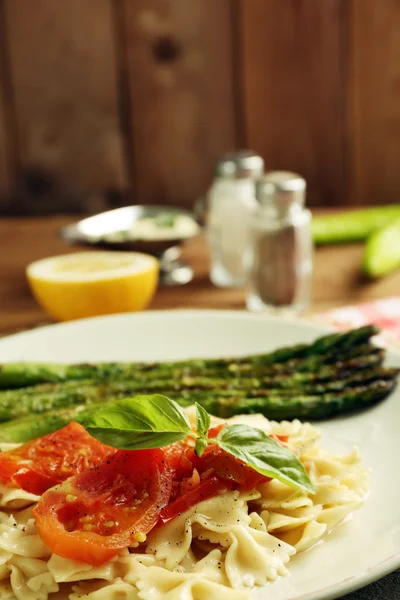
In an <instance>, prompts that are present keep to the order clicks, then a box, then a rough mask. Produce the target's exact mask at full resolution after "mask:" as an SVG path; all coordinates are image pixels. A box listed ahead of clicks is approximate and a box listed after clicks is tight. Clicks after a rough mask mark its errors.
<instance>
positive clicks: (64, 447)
mask: <svg viewBox="0 0 400 600" xmlns="http://www.w3.org/2000/svg"><path fill="white" fill-rule="evenodd" d="M113 452H115V448H111V447H110V446H106V445H105V444H102V443H101V442H99V441H98V440H95V439H94V438H92V436H91V435H89V434H88V433H87V431H86V430H85V428H84V427H82V425H80V424H79V423H75V422H73V423H70V424H69V425H67V426H66V427H63V428H62V429H60V430H58V431H55V432H54V433H50V434H48V435H45V436H43V437H40V438H37V439H36V440H32V441H31V442H27V443H26V444H23V445H22V446H20V447H19V448H16V449H15V450H10V451H9V452H2V453H0V480H1V482H2V483H3V484H12V485H14V486H16V487H19V488H22V489H23V490H25V491H26V492H30V493H32V494H37V495H41V494H43V493H44V492H45V491H46V490H48V489H49V488H51V487H53V486H54V485H56V484H58V483H61V482H62V481H65V480H66V479H68V477H71V476H73V475H77V474H78V473H83V472H84V471H87V470H88V469H90V468H91V467H94V466H96V465H98V464H100V463H101V462H103V460H104V459H105V458H106V457H107V456H109V455H110V454H111V453H113Z"/></svg>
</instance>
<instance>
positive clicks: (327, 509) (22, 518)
mask: <svg viewBox="0 0 400 600" xmlns="http://www.w3.org/2000/svg"><path fill="white" fill-rule="evenodd" d="M188 415H189V418H190V419H192V420H193V419H194V413H193V410H192V409H189V410H188ZM222 422H224V421H221V420H220V419H212V423H213V424H219V423H222ZM239 422H240V423H244V424H248V425H250V426H253V427H257V428H259V429H262V430H264V431H265V432H266V433H268V434H274V435H284V436H288V442H287V444H288V446H289V447H290V449H291V450H292V451H293V452H294V453H295V454H296V455H297V457H298V458H299V459H300V461H301V462H302V464H303V465H304V466H305V468H306V470H307V472H308V474H309V476H310V478H311V481H312V483H313V485H314V488H315V494H314V495H313V494H310V493H307V492H306V491H302V490H299V489H294V488H292V487H289V486H288V485H286V484H285V483H282V482H280V481H278V480H277V479H272V480H271V481H268V482H265V483H262V484H260V485H258V486H257V487H256V488H255V489H252V490H249V491H245V492H244V491H238V490H230V491H227V492H226V493H225V494H222V495H219V496H215V497H213V498H209V499H207V500H205V501H203V502H200V503H198V504H197V505H195V506H193V507H192V508H190V509H189V510H188V511H186V512H183V513H182V514H181V515H180V516H177V517H176V518H174V519H172V520H170V521H169V522H168V523H166V524H164V525H162V526H157V527H156V528H154V529H153V530H152V531H151V532H150V533H149V534H148V536H147V539H146V540H145V541H139V542H138V543H136V544H133V545H132V547H131V548H129V549H125V550H123V551H121V552H120V553H119V554H118V556H116V557H115V558H113V559H111V560H109V561H107V562H105V563H104V564H102V565H100V566H97V567H94V566H91V565H90V564H88V563H83V562H78V561H74V560H70V559H66V558H63V557H60V556H57V555H55V554H51V552H50V551H49V549H48V548H47V547H46V545H45V544H44V543H43V541H42V539H41V538H40V536H39V535H38V533H37V531H36V528H35V521H34V518H33V515H32V508H33V507H34V505H35V503H36V502H37V501H38V499H39V497H38V496H35V495H33V494H29V493H26V492H24V491H23V490H20V489H17V488H13V487H12V486H10V485H2V486H0V600H11V599H14V600H15V599H17V600H48V599H49V600H50V599H52V598H63V599H66V598H68V599H69V600H80V599H81V598H82V599H83V598H85V600H221V597H224V595H226V596H227V597H229V598H230V600H246V599H248V598H249V595H250V591H251V589H252V588H253V587H255V586H264V585H268V584H269V583H270V582H273V581H275V580H276V579H278V578H279V577H282V576H285V575H286V574H287V572H288V566H290V561H291V560H295V557H296V554H297V553H299V552H302V551H304V550H306V549H308V548H310V547H311V546H313V545H314V544H316V543H317V542H319V541H320V540H321V539H323V538H324V537H325V536H326V535H327V534H328V533H329V532H330V531H331V530H332V529H333V528H335V527H337V526H338V525H340V524H341V523H342V522H343V521H345V520H346V519H347V518H349V517H350V515H351V514H352V513H353V512H354V511H355V510H356V509H358V508H359V507H360V506H361V505H362V504H363V502H364V500H365V497H366V494H367V492H368V485H369V477H368V471H367V469H365V468H364V467H363V466H362V465H361V461H360V456H359V453H358V451H357V449H352V450H351V451H350V453H349V454H347V455H344V456H338V455H332V454H329V453H328V452H326V451H325V450H323V449H321V448H320V446H319V440H320V437H321V435H320V432H319V431H318V430H317V429H316V428H315V427H313V426H312V425H310V424H307V423H304V424H303V423H301V422H300V421H293V422H287V421H284V422H281V423H276V422H273V421H268V420H267V419H265V418H264V417H261V416H259V415H250V416H243V417H235V418H234V419H231V420H229V423H239Z"/></svg>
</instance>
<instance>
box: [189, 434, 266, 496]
mask: <svg viewBox="0 0 400 600" xmlns="http://www.w3.org/2000/svg"><path fill="white" fill-rule="evenodd" d="M196 468H197V470H198V471H199V473H200V474H202V473H204V472H205V471H208V470H210V469H212V470H213V471H214V473H216V474H217V475H219V477H221V478H223V479H225V480H231V481H233V482H235V483H236V484H237V485H238V487H239V488H240V489H242V490H251V489H252V488H254V487H256V486H257V485H259V484H260V483H263V482H265V481H269V478H268V477H265V476H264V475H260V473H257V471H255V470H254V469H252V468H251V467H249V466H248V465H246V464H245V463H244V462H242V461H241V460H239V459H238V458H236V457H235V456H233V455H232V454H229V453H228V452H225V450H223V449H222V448H220V447H219V446H217V445H216V444H210V446H207V448H206V449H205V450H204V453H203V456H202V457H201V458H199V459H198V462H197V463H196Z"/></svg>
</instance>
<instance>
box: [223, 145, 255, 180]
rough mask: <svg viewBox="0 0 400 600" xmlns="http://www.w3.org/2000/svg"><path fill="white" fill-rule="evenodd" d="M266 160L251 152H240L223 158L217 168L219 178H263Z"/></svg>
mask: <svg viewBox="0 0 400 600" xmlns="http://www.w3.org/2000/svg"><path fill="white" fill-rule="evenodd" d="M263 172H264V160H263V159H262V158H261V156H259V155H258V154H256V153H255V152H252V151H251V150H238V151H237V152H230V153H228V154H224V155H223V156H221V157H220V158H219V159H218V161H217V164H216V167H215V174H216V176H217V177H224V178H228V179H246V178H251V177H253V178H256V177H261V175H262V174H263Z"/></svg>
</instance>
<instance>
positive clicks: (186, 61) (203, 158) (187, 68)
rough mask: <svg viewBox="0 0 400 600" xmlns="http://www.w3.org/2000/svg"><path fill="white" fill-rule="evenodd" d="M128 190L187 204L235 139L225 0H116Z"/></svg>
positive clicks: (147, 197)
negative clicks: (123, 60)
mask: <svg viewBox="0 0 400 600" xmlns="http://www.w3.org/2000/svg"><path fill="white" fill-rule="evenodd" d="M123 9H124V10H123V14H122V20H123V23H124V24H125V26H126V35H127V80H128V89H129V94H130V98H131V111H132V112H131V118H130V123H131V137H132V150H133V154H132V159H133V170H134V180H135V190H136V194H137V198H138V200H139V201H140V202H144V203H149V202H158V203H171V204H183V205H187V206H190V205H191V204H193V202H194V201H195V200H196V198H197V196H198V195H199V194H200V193H202V192H203V191H205V190H206V188H207V185H208V183H209V181H210V178H211V177H212V164H213V162H214V161H215V160H216V158H217V157H218V155H219V154H221V153H222V152H226V151H227V150H230V149H232V148H235V147H236V123H237V117H236V114H235V99H234V84H233V69H234V66H233V57H232V38H231V36H232V29H231V23H232V14H231V12H232V3H231V2H230V0H190V1H189V2H188V0H174V2H170V1H169V0H135V2H132V1H131V0H124V1H123Z"/></svg>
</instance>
